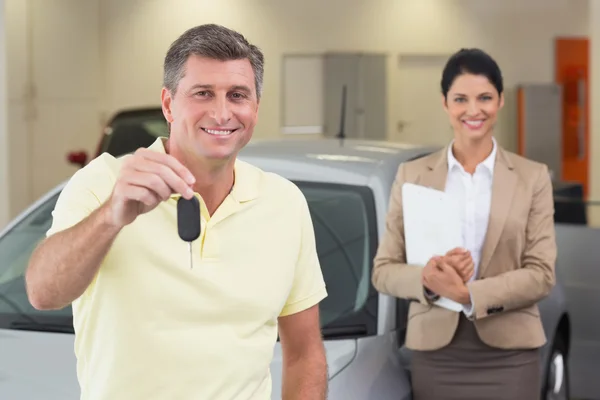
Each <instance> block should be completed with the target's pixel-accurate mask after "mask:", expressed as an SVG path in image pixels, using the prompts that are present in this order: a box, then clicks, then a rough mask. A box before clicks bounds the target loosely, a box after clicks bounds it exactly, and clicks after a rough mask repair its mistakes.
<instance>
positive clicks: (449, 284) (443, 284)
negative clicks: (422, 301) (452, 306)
mask: <svg viewBox="0 0 600 400" xmlns="http://www.w3.org/2000/svg"><path fill="white" fill-rule="evenodd" d="M423 286H424V287H426V288H427V289H429V290H430V291H432V292H433V293H435V294H438V295H440V296H442V297H446V298H448V299H450V300H454V301H456V302H458V303H461V304H469V303H470V297H469V290H468V289H467V287H466V286H465V283H464V282H463V280H462V278H461V276H460V275H459V274H458V272H456V270H455V269H454V268H453V267H451V266H450V265H449V264H448V263H447V262H446V261H445V259H444V257H432V258H431V260H429V262H428V263H427V265H426V266H425V267H424V268H423Z"/></svg>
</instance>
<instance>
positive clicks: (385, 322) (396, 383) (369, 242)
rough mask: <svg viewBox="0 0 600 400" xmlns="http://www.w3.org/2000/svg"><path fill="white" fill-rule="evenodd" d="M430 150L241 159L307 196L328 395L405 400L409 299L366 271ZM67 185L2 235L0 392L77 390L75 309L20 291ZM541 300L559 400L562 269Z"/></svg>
mask: <svg viewBox="0 0 600 400" xmlns="http://www.w3.org/2000/svg"><path fill="white" fill-rule="evenodd" d="M435 150H437V148H427V147H421V146H411V145H402V144H398V143H383V142H367V141H352V140H344V141H339V140H334V139H331V140H329V139H322V140H269V141H259V140H257V141H254V142H252V143H251V144H250V145H249V146H247V147H246V148H245V149H244V150H243V152H242V154H241V155H240V158H241V159H244V160H246V161H248V162H251V163H253V164H255V165H257V166H259V167H260V168H262V169H264V170H266V171H272V172H276V173H278V174H280V175H282V176H284V177H286V178H288V179H290V180H292V181H293V182H295V183H296V184H297V185H298V186H299V187H300V189H301V190H302V191H303V193H304V195H305V196H306V198H307V200H308V203H309V206H310V211H311V215H312V218H313V222H314V227H315V235H316V238H317V247H318V253H319V257H320V261H321V264H322V268H323V274H324V277H325V280H326V283H327V287H328V291H329V296H328V297H327V298H326V299H325V300H324V301H323V302H322V303H321V305H320V311H321V323H322V328H323V335H324V338H325V346H326V351H327V359H328V364H329V374H330V377H329V379H330V382H329V399H330V400H352V399H355V400H388V399H389V400H392V399H394V400H399V399H404V400H408V399H410V398H411V389H410V371H409V368H408V366H409V363H410V351H408V350H407V349H406V348H405V347H404V346H403V344H404V335H405V328H406V317H407V310H408V304H407V302H406V301H404V300H401V299H396V298H393V297H390V296H386V295H382V294H379V293H377V292H376V290H375V289H374V288H373V286H372V285H371V268H372V260H373V257H374V254H375V251H376V248H377V245H378V239H379V237H380V236H381V234H382V232H383V231H384V224H385V215H386V210H387V207H388V198H389V195H390V188H391V186H392V182H393V179H394V175H395V173H396V170H397V168H398V165H399V164H400V163H402V162H405V161H408V160H410V159H414V158H417V157H421V156H424V155H426V154H429V153H430V152H432V151H435ZM62 187H63V185H60V186H58V187H56V188H55V189H54V190H52V191H51V192H50V193H48V194H47V195H46V196H44V197H43V198H42V199H40V200H39V201H37V202H36V203H35V204H34V205H33V206H31V207H30V208H29V209H27V210H26V211H25V212H23V213H22V214H21V215H20V216H19V217H18V218H17V219H16V220H14V221H13V222H12V223H11V224H10V225H9V226H8V227H7V228H6V229H5V230H4V231H3V232H2V233H1V234H0V260H1V261H0V262H1V264H0V349H1V352H0V398H2V399H10V400H20V399H23V400H32V399H42V398H43V399H44V400H75V399H78V398H79V386H78V383H77V378H76V369H75V365H76V360H75V357H74V354H73V341H74V336H73V327H72V315H71V308H70V307H67V308H64V309H62V310H58V311H37V310H35V309H34V308H33V307H31V305H30V304H29V301H28V299H27V295H26V292H25V287H24V271H25V268H26V266H27V262H28V259H29V256H30V254H31V252H32V250H33V249H34V247H35V246H36V244H37V243H38V242H39V240H41V239H42V238H43V237H44V234H45V232H46V230H47V229H48V228H49V226H50V224H51V218H52V217H51V212H52V209H53V207H54V204H55V202H56V200H57V197H58V195H59V193H60V191H61V189H62ZM559 251H560V249H559ZM540 308H541V313H542V319H543V323H544V328H545V330H546V335H547V337H548V344H547V346H546V347H545V348H544V353H543V360H544V362H543V368H542V369H541V370H540V374H541V375H542V377H543V382H545V385H544V393H543V394H542V398H543V399H564V400H566V399H568V398H569V397H568V393H567V391H568V389H569V385H568V378H569V374H568V368H567V365H568V364H567V354H568V352H569V346H570V340H571V337H572V335H571V333H570V328H569V316H568V313H567V307H566V302H565V296H564V293H563V289H562V286H561V282H560V276H559V284H558V285H557V286H556V287H555V289H554V290H553V291H552V293H551V294H550V296H549V297H548V298H546V299H545V300H544V301H542V303H541V304H540ZM281 368H282V360H281V349H280V347H279V344H276V346H275V355H274V358H273V361H272V364H271V371H272V374H273V397H272V398H273V399H279V398H280V393H281ZM574 391H575V390H572V392H574Z"/></svg>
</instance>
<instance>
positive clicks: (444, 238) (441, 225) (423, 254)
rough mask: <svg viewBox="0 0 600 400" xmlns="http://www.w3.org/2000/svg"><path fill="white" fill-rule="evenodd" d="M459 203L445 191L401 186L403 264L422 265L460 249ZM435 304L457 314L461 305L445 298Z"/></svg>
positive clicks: (407, 185) (411, 185)
mask: <svg viewBox="0 0 600 400" xmlns="http://www.w3.org/2000/svg"><path fill="white" fill-rule="evenodd" d="M459 206H460V205H459V204H458V203H457V202H455V201H453V199H452V198H451V197H449V196H448V195H447V194H446V193H445V192H442V191H439V190H436V189H432V188H428V187H425V186H420V185H416V184H413V183H405V184H403V185H402V214H403V217H404V243H405V247H406V262H407V263H408V264H414V265H420V266H423V267H424V266H425V265H426V264H427V262H428V261H429V259H430V258H431V257H433V256H436V255H438V256H442V255H444V254H446V253H447V252H448V251H450V250H452V249H453V248H455V247H463V246H464V243H463V236H462V229H461V221H460V214H459V213H460V209H459ZM435 305H437V306H440V307H444V308H447V309H449V310H452V311H456V312H460V311H462V310H463V306H462V304H460V303H457V302H455V301H453V300H450V299H447V298H445V297H442V298H440V299H439V300H438V301H436V302H435Z"/></svg>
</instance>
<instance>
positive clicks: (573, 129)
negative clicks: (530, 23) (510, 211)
mask: <svg viewBox="0 0 600 400" xmlns="http://www.w3.org/2000/svg"><path fill="white" fill-rule="evenodd" d="M589 63H590V61H589V39H588V38H585V37H584V38H557V39H556V40H555V60H554V65H555V71H556V72H555V78H554V79H555V81H556V83H558V84H560V85H562V87H563V126H562V128H563V129H562V143H563V145H562V149H561V151H562V165H563V167H562V179H563V180H565V181H571V182H578V183H581V184H582V185H583V193H584V198H586V199H587V197H588V194H589V172H588V169H589V143H590V139H589V138H590V137H589Z"/></svg>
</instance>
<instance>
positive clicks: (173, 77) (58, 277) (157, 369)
mask: <svg viewBox="0 0 600 400" xmlns="http://www.w3.org/2000/svg"><path fill="white" fill-rule="evenodd" d="M262 80H263V55H262V53H261V52H260V51H259V49H257V48H256V47H255V46H253V45H251V44H249V43H248V42H247V41H246V40H245V39H244V37H243V36H242V35H240V34H238V33H237V32H234V31H231V30H229V29H226V28H224V27H221V26H216V25H203V26H199V27H196V28H193V29H190V30H189V31H187V32H185V33H184V34H183V35H182V36H181V37H180V38H178V39H177V40H176V41H175V42H174V43H173V44H172V46H171V48H170V49H169V51H168V53H167V55H166V58H165V64H164V88H163V90H162V107H163V111H164V115H165V118H166V119H167V121H168V123H169V125H170V135H169V138H168V140H167V139H164V138H161V139H158V140H157V141H156V142H155V143H154V144H152V145H151V146H150V147H149V148H147V149H140V150H138V151H136V152H135V154H133V155H128V156H125V157H123V158H119V159H115V158H114V157H111V156H109V155H107V154H104V155H102V156H100V157H98V158H96V159H95V160H93V161H92V162H91V163H90V164H89V165H87V166H86V167H85V168H83V169H81V170H80V171H78V172H77V173H76V174H75V175H74V176H73V177H72V179H71V180H70V181H69V183H68V184H67V186H66V187H65V189H64V190H63V192H62V194H61V196H60V199H59V201H58V203H57V205H56V208H55V210H54V212H53V217H54V219H53V225H52V227H51V228H50V230H49V232H48V237H47V238H46V240H45V241H44V242H43V243H41V245H40V246H39V247H38V248H37V249H36V251H35V252H34V254H33V255H32V257H31V261H30V265H29V267H28V270H27V274H26V282H27V288H28V295H29V299H30V301H31V303H32V305H33V306H34V307H35V308H37V309H59V308H62V307H65V306H67V305H69V304H71V303H72V305H73V322H74V326H75V332H76V339H75V352H76V355H77V359H78V367H77V373H78V378H79V381H80V384H81V389H82V399H85V400H88V399H89V400H121V399H124V400H125V399H126V400H137V399H140V400H142V399H143V400H148V399H182V400H185V399H190V400H192V399H193V400H197V399H207V400H209V399H210V400H221V399H223V400H225V399H227V400H229V399H231V400H234V399H236V400H237V399H239V400H242V399H243V400H246V399H248V400H250V399H253V400H254V399H257V400H267V399H270V398H271V377H270V371H269V364H270V361H271V358H272V354H273V346H274V344H275V341H276V339H277V333H279V336H280V340H281V346H282V351H283V393H282V396H283V399H324V398H325V392H326V385H327V367H326V361H325V355H324V349H323V344H322V340H321V336H320V329H319V315H318V303H319V302H320V301H321V300H322V299H323V298H324V297H325V296H326V290H325V284H324V281H323V277H322V274H321V270H320V266H319V261H318V258H317V254H316V248H315V238H314V232H313V227H312V223H311V219H310V214H309V211H308V207H307V203H306V200H305V198H304V197H303V195H302V193H301V192H300V191H299V189H297V187H296V186H294V185H293V184H292V183H290V182H289V181H287V180H285V179H283V178H281V177H278V176H276V175H273V174H270V173H266V172H263V171H261V170H259V169H258V168H256V167H253V166H251V165H249V164H247V163H244V162H242V161H240V160H237V159H236V157H237V154H238V152H239V151H240V149H242V148H243V147H244V146H245V145H246V144H247V143H248V141H249V140H250V138H251V136H252V132H253V129H254V126H255V124H256V121H257V114H258V106H259V101H260V94H261V87H262ZM181 196H183V197H184V198H186V199H190V198H191V197H192V196H197V197H198V199H199V200H200V204H201V215H202V218H201V220H202V221H201V226H202V233H201V236H200V238H199V239H198V240H196V241H194V242H193V243H192V251H193V257H192V260H193V266H190V254H189V248H188V244H187V243H186V242H184V241H182V240H181V239H180V238H179V236H178V234H177V200H178V199H179V198H180V197H181Z"/></svg>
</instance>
